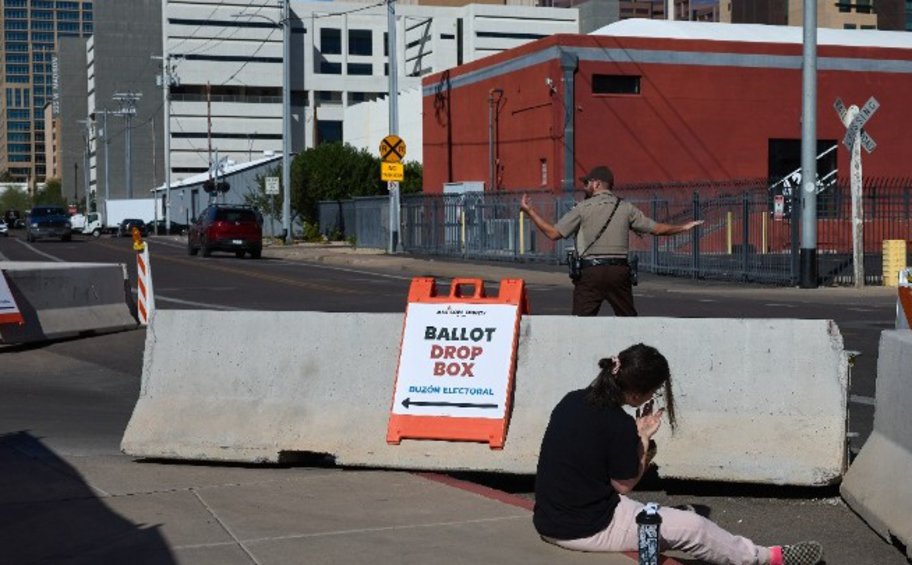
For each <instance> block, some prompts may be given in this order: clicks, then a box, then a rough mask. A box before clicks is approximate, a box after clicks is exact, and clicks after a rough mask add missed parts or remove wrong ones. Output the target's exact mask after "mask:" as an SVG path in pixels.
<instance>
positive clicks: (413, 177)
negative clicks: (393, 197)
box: [399, 161, 424, 194]
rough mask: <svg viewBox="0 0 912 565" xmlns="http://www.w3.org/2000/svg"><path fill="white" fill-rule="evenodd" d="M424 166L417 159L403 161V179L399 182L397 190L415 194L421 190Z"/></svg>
mask: <svg viewBox="0 0 912 565" xmlns="http://www.w3.org/2000/svg"><path fill="white" fill-rule="evenodd" d="M423 182H424V168H423V167H422V166H421V163H419V162H418V161H407V162H406V163H405V179H404V180H403V181H402V182H401V183H399V190H400V191H401V192H402V194H415V193H416V192H421V189H422V187H423V186H424V184H423Z"/></svg>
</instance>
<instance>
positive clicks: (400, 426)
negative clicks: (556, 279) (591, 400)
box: [387, 278, 527, 448]
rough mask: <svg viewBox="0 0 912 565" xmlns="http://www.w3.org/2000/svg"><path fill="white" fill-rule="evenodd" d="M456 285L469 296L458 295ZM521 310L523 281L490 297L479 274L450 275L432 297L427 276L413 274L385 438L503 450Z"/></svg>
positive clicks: (512, 282)
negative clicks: (443, 291)
mask: <svg viewBox="0 0 912 565" xmlns="http://www.w3.org/2000/svg"><path fill="white" fill-rule="evenodd" d="M463 286H472V287H474V288H475V292H474V294H473V295H471V296H461V294H460V292H461V290H460V289H461V288H462V287H463ZM526 310H527V308H526V298H525V290H524V284H523V281H522V280H518V279H510V280H503V281H501V285H500V294H499V296H497V297H492V298H489V297H485V296H484V283H483V281H481V280H480V279H454V280H453V281H452V283H451V292H450V294H449V295H447V296H436V285H435V282H434V279H429V278H416V279H413V281H412V286H411V289H410V291H409V304H408V308H407V310H406V316H405V323H404V327H403V331H402V343H401V347H400V351H399V367H398V370H397V373H396V383H395V388H394V392H393V402H392V408H391V410H390V420H389V427H388V430H387V442H388V443H393V444H398V443H399V442H400V440H402V439H404V438H405V439H439V440H451V441H453V440H456V441H459V440H461V441H479V442H487V443H489V444H490V446H491V447H492V448H502V447H503V445H504V442H505V441H506V430H507V423H508V421H509V415H510V401H511V398H512V390H513V376H514V373H515V366H516V347H517V343H518V338H519V321H520V317H521V315H522V314H523V313H525V312H526Z"/></svg>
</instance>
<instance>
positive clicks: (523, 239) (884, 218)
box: [319, 179, 912, 285]
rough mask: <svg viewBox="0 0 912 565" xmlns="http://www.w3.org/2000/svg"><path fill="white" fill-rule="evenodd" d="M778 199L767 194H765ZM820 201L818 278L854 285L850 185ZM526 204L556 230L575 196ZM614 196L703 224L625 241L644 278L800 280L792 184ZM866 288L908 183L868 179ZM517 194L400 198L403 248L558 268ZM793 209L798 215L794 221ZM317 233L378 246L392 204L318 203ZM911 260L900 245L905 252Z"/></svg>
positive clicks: (556, 250)
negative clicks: (654, 275)
mask: <svg viewBox="0 0 912 565" xmlns="http://www.w3.org/2000/svg"><path fill="white" fill-rule="evenodd" d="M771 186H774V187H776V190H770V187H771ZM819 190H821V192H820V193H819V194H818V198H817V212H818V221H817V253H818V271H819V275H820V279H821V282H822V284H844V285H849V284H853V282H854V280H853V277H854V274H853V263H852V199H851V189H850V187H849V183H848V180H836V181H834V182H831V183H829V184H828V185H826V186H825V187H820V188H819ZM526 193H527V194H529V196H530V198H531V200H532V205H533V207H534V208H535V209H536V210H538V212H539V213H540V214H541V215H542V217H544V218H545V219H547V220H549V221H551V222H556V221H557V219H558V218H560V217H561V216H562V215H563V214H564V213H565V212H566V211H567V210H569V209H570V208H571V207H572V206H574V205H575V203H576V202H577V201H578V200H579V199H581V198H582V197H583V194H582V192H577V193H574V194H568V195H555V194H554V193H551V192H541V191H527V192H526ZM615 193H616V194H618V195H620V196H621V197H622V198H625V199H627V200H629V201H630V202H631V203H633V204H634V205H636V206H638V207H639V208H640V209H641V210H643V212H644V213H646V215H648V216H650V217H652V218H654V219H655V220H656V221H658V222H663V223H669V224H678V223H683V222H687V221H690V220H703V221H704V223H703V225H701V226H699V227H697V228H696V229H694V230H693V231H691V232H688V233H683V234H677V235H673V236H668V237H655V236H651V235H649V236H643V237H639V236H637V235H636V234H634V233H631V236H630V252H631V254H633V255H636V256H637V257H638V259H639V268H640V269H641V270H642V271H645V272H652V273H659V274H666V275H673V276H679V277H690V278H699V279H719V280H731V281H749V282H762V283H770V284H783V285H792V284H797V281H798V268H799V263H798V255H799V246H800V240H799V228H800V223H801V218H800V214H798V213H797V211H798V210H800V203H799V202H798V201H797V200H796V198H797V191H792V190H791V189H790V187H789V185H788V184H784V185H783V183H781V182H775V183H771V182H769V181H767V180H766V179H758V180H743V181H734V182H724V183H676V184H664V185H657V184H650V185H627V186H619V187H617V188H616V189H615ZM862 194H863V198H862V208H863V215H864V234H865V235H864V237H865V239H864V251H865V253H864V270H865V283H866V284H882V279H883V273H882V265H883V262H882V261H883V258H882V243H883V241H884V240H905V241H907V242H908V241H909V240H910V239H912V179H869V180H867V181H866V182H865V186H864V188H863V191H862ZM522 195H523V192H498V193H485V192H467V193H464V194H458V195H452V194H446V195H441V194H435V195H428V194H415V195H404V196H402V197H401V208H400V218H401V226H400V232H399V241H400V244H401V249H402V251H404V252H406V253H410V254H416V255H434V256H447V257H459V258H463V259H481V260H497V261H513V262H546V263H552V264H558V263H563V262H564V258H565V257H566V252H567V250H568V249H571V248H572V246H573V241H572V240H560V241H556V242H555V241H552V240H550V239H548V238H547V237H545V236H544V235H542V234H541V232H539V231H538V230H537V229H536V228H535V226H534V225H533V224H532V222H531V221H530V220H529V218H528V217H526V216H525V214H522V213H521V212H520V210H519V202H520V199H521V197H522ZM793 211H796V212H794V213H793ZM319 218H320V229H321V232H322V233H324V234H326V235H331V234H335V235H337V236H341V237H342V238H351V237H352V236H353V237H354V240H355V242H356V244H357V245H359V246H362V247H375V248H379V249H386V248H387V247H388V244H389V199H388V198H387V197H385V196H381V197H365V198H356V199H353V200H345V201H328V202H320V203H319ZM907 253H908V248H907Z"/></svg>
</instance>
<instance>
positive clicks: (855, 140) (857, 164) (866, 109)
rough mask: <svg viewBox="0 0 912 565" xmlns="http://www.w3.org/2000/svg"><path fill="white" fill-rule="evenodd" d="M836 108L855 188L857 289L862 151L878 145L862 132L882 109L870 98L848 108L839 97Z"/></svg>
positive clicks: (858, 281)
mask: <svg viewBox="0 0 912 565" xmlns="http://www.w3.org/2000/svg"><path fill="white" fill-rule="evenodd" d="M833 108H834V109H835V110H836V113H837V114H838V115H839V119H840V120H842V123H843V125H844V126H845V127H846V134H845V137H844V138H843V139H842V143H843V145H845V146H846V148H847V149H848V150H849V151H850V152H851V155H852V157H851V161H850V165H849V167H850V170H851V177H850V180H851V188H852V263H853V267H854V271H853V274H854V277H855V288H862V287H863V286H864V276H865V274H864V210H863V208H862V206H863V203H862V199H861V186H862V175H861V148H862V147H864V149H865V151H867V152H868V153H869V154H870V153H872V152H873V151H874V149H875V148H876V147H877V143H875V142H874V140H873V139H872V138H871V136H870V135H868V134H867V132H865V131H864V129H862V128H863V127H864V125H865V124H866V123H867V122H868V120H870V119H871V116H873V115H874V113H875V112H876V111H877V109H878V108H880V103H879V102H878V101H877V99H876V98H874V97H873V96H872V97H870V98H868V101H867V102H865V105H864V106H862V107H861V108H860V109H859V108H858V106H855V105H854V104H853V105H852V106H849V107H848V108H846V107H845V104H844V103H843V101H842V100H841V99H839V98H837V99H836V102H834V103H833Z"/></svg>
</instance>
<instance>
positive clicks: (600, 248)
mask: <svg viewBox="0 0 912 565" xmlns="http://www.w3.org/2000/svg"><path fill="white" fill-rule="evenodd" d="M617 200H618V198H617V196H615V195H614V194H612V193H611V192H600V193H599V194H596V195H595V196H593V197H591V198H587V199H586V200H583V201H582V202H580V203H578V204H577V205H576V206H574V207H573V208H572V209H571V210H570V211H569V212H567V213H566V214H564V215H563V216H562V217H561V219H560V220H558V221H557V225H556V226H555V227H556V228H557V231H558V232H559V233H560V234H561V236H562V237H565V238H566V237H570V236H571V235H574V234H575V235H576V250H577V251H579V252H580V253H582V252H583V250H584V249H586V247H587V246H588V245H589V243H590V242H592V240H593V239H595V237H596V236H597V235H598V232H599V231H600V230H601V229H602V226H604V225H605V222H607V221H608V217H609V216H610V215H611V211H612V210H613V209H614V203H615V202H616V201H617ZM655 225H656V222H655V220H653V219H652V218H649V217H647V216H646V215H645V214H644V213H643V212H642V211H640V209H639V208H637V207H636V206H634V205H633V204H631V203H630V202H627V201H626V200H621V203H620V204H619V205H618V209H617V212H615V214H614V218H612V219H611V223H610V224H609V225H608V227H607V228H606V229H605V233H603V234H602V236H601V237H599V238H598V240H597V241H596V242H595V243H593V244H592V247H589V250H588V251H586V255H585V257H598V256H608V257H625V258H626V257H627V250H628V248H629V237H630V230H633V231H635V232H637V233H641V234H647V233H652V230H653V228H654V227H655Z"/></svg>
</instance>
